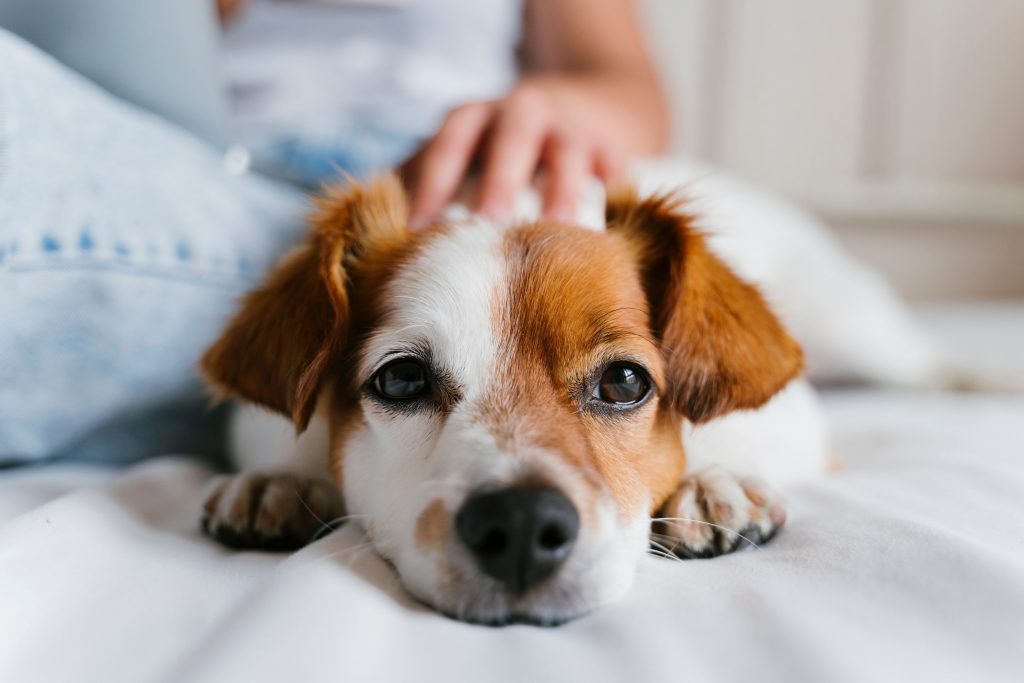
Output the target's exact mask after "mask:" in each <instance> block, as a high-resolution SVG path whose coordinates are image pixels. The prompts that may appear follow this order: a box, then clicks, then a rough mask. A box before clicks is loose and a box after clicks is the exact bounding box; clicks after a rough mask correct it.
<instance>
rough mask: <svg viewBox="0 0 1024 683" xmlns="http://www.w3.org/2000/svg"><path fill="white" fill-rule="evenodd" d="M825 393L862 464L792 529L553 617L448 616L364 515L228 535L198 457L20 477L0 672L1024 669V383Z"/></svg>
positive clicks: (785, 674) (5, 532) (991, 318)
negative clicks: (265, 540) (1003, 387)
mask: <svg viewBox="0 0 1024 683" xmlns="http://www.w3.org/2000/svg"><path fill="white" fill-rule="evenodd" d="M930 317H931V319H932V322H933V324H934V325H936V327H937V328H941V329H942V330H943V331H944V332H945V333H946V336H947V337H949V338H951V339H952V340H953V341H954V343H956V344H959V345H960V346H961V347H962V348H963V349H972V350H974V351H978V350H979V349H980V350H983V351H985V353H986V354H988V355H991V354H992V353H996V352H1002V353H1004V354H1011V355H1012V354H1015V353H1019V350H1020V349H1021V348H1022V346H1024V311H1022V310H1021V309H1020V308H1015V309H1004V310H996V311H994V312H993V311H992V310H979V309H963V310H960V311H953V312H952V313H950V312H949V311H943V312H938V313H936V312H932V314H931V316H930ZM986 343H988V344H990V345H991V344H995V345H996V346H998V347H999V348H998V349H995V350H993V349H992V348H989V347H985V346H984V344H986ZM826 407H827V410H828V414H829V417H830V419H831V424H832V428H833V430H834V434H835V441H836V447H837V450H838V453H839V455H840V457H841V460H842V464H843V468H842V469H841V471H839V472H838V473H836V474H834V475H832V476H831V477H829V478H827V479H822V480H820V481H815V482H811V483H807V484H803V485H801V486H799V487H795V488H793V489H791V490H789V491H788V492H787V494H788V498H789V500H790V503H791V517H790V523H789V525H788V527H787V529H786V531H785V532H784V533H783V534H782V535H781V536H780V537H778V539H777V540H775V541H773V542H772V543H771V544H769V545H768V546H766V547H765V548H764V549H763V550H761V551H755V550H751V551H746V552H742V553H739V554H735V555H732V556H728V557H723V558H718V559H715V560H698V561H687V562H683V561H678V562H674V561H668V560H661V559H656V558H653V557H652V558H649V559H647V560H645V562H644V563H643V566H642V568H641V572H640V576H639V580H638V585H637V586H636V588H635V590H634V591H633V592H632V594H631V595H630V596H629V597H628V599H626V600H625V601H623V602H621V603H619V604H616V605H613V606H610V607H607V608H605V609H603V610H600V611H598V612H596V613H594V614H592V615H590V616H588V617H585V618H583V619H580V620H578V621H575V622H572V623H570V624H567V625H565V626H562V627H559V628H555V629H542V628H536V627H531V626H511V627H505V628H487V627H481V626H471V625H467V624H462V623H458V622H455V621H451V620H449V619H447V618H445V617H442V616H439V615H437V614H435V613H433V612H431V611H430V610H428V609H426V608H424V607H421V606H419V605H417V604H416V603H415V602H413V601H412V600H411V599H409V598H408V597H406V596H405V595H404V593H403V592H402V590H401V589H400V587H399V586H398V585H397V583H396V581H395V579H394V577H393V576H392V573H391V571H390V570H389V568H388V567H387V566H386V565H385V564H384V563H383V562H381V561H380V560H379V559H377V558H376V556H374V555H373V553H372V552H370V551H368V550H367V548H366V547H365V545H362V543H363V539H362V538H361V537H360V535H359V533H358V532H357V531H355V530H354V529H351V528H348V529H343V530H342V531H340V532H337V533H335V534H333V535H331V536H328V537H327V538H325V539H323V540H321V541H319V542H317V543H316V544H314V545H313V546H310V547H308V548H306V549H305V550H303V551H301V552H299V553H296V554H294V555H290V556H287V555H273V554H265V553H248V552H247V553H239V552H231V551H228V550H224V549H222V548H219V547H217V546H216V545H214V544H213V543H211V542H209V541H207V540H205V539H203V538H202V537H201V536H200V535H199V533H198V532H197V527H196V511H197V510H198V509H199V503H200V499H201V491H202V487H203V484H204V482H205V480H206V479H207V478H208V477H209V476H210V474H209V472H208V471H207V470H205V469H204V468H203V467H201V466H199V465H196V464H194V463H192V462H190V461H188V460H186V459H182V458H173V457H168V458H161V459H157V460H153V461H150V462H147V463H144V464H141V465H139V466H137V467H134V468H132V469H128V470H121V471H109V470H97V469H83V468H73V467H66V466H65V467H50V468H39V469H28V470H12V471H6V472H2V473H0V681H4V682H7V683H24V682H27V683H33V682H35V681H62V682H63V681H83V682H84V681H97V682H102V683H113V682H116V681H130V682H133V683H138V682H142V681H210V682H216V683H224V682H227V681H243V680H244V681H247V682H253V681H291V680H324V681H327V680H332V681H333V680H337V681H394V680H400V681H448V682H458V681H470V680H472V681H479V680H485V681H501V680H508V681H547V680H550V681H577V680H586V681H588V683H596V682H598V681H691V680H693V681H755V680H765V681H813V682H816V683H817V682H821V681H917V680H927V681H929V682H930V683H935V682H937V681H972V682H973V681H1020V680H1024V396H1013V395H982V394H915V393H897V392H892V391H883V390H875V389H860V390H844V391H832V392H829V393H827V394H826Z"/></svg>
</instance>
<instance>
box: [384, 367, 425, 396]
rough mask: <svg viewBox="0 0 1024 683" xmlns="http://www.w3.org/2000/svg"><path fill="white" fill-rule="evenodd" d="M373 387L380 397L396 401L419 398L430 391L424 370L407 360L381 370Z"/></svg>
mask: <svg viewBox="0 0 1024 683" xmlns="http://www.w3.org/2000/svg"><path fill="white" fill-rule="evenodd" d="M374 385H375V386H376V388H377V391H379V392H380V394H381V396H384V397H385V398H392V399H398V400H403V399H410V398H419V397H420V396H422V395H423V394H425V393H427V391H428V390H429V389H430V383H429V382H428V381H427V371H426V369H425V368H424V367H423V366H422V365H420V364H419V363H417V362H416V361H414V360H409V359H407V358H403V359H400V360H396V361H394V362H393V363H390V364H388V365H385V366H384V367H383V368H381V370H380V371H379V372H378V373H377V377H376V379H375V380H374Z"/></svg>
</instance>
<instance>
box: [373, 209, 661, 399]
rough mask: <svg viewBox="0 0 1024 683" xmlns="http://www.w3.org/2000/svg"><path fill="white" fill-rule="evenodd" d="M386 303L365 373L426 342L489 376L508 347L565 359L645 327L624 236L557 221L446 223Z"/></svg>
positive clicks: (441, 359) (443, 357) (438, 356)
mask: <svg viewBox="0 0 1024 683" xmlns="http://www.w3.org/2000/svg"><path fill="white" fill-rule="evenodd" d="M382 300H383V302H384V309H385V310H384V315H383V319H382V324H381V325H380V326H379V328H378V329H377V330H376V332H375V333H374V334H373V335H371V337H370V339H369V342H368V343H367V345H366V347H365V350H366V352H365V354H364V359H363V360H364V363H365V364H366V367H365V368H364V370H368V369H369V368H371V367H372V366H373V365H374V364H375V363H376V362H378V361H379V360H381V359H382V358H383V357H387V356H388V355H389V354H391V353H393V352H394V353H400V352H401V351H402V350H403V349H407V348H409V347H410V346H413V345H425V346H428V347H429V349H430V352H431V354H433V356H434V359H435V360H436V361H437V362H438V363H439V364H441V365H442V366H443V367H445V368H446V369H447V370H449V371H451V372H453V373H454V374H456V375H457V376H459V377H460V378H466V379H472V378H486V377H488V376H490V375H491V374H493V369H494V368H493V366H494V363H495V362H496V359H497V358H498V357H499V355H507V352H508V351H509V350H510V349H509V346H516V347H518V350H519V351H523V350H524V349H527V350H528V348H529V347H530V345H531V344H532V345H533V346H535V347H537V348H541V347H543V349H544V351H545V353H546V354H547V355H548V356H552V355H556V356H557V355H559V351H560V350H563V351H564V350H572V351H576V352H578V351H580V350H581V347H585V346H587V345H589V344H591V343H593V342H595V340H598V341H599V340H600V339H601V335H602V334H603V333H607V332H609V331H612V332H614V331H616V330H628V331H630V332H640V331H641V329H642V328H646V325H647V312H646V304H645V302H644V298H643V295H642V292H641V290H640V286H639V280H638V278H637V276H636V273H635V266H634V265H633V264H632V262H631V261H630V259H629V258H628V257H627V255H626V253H625V251H624V250H623V249H622V248H621V245H620V244H619V243H618V241H617V240H616V239H614V238H613V237H611V236H609V235H607V234H604V233H595V232H594V231H592V230H586V229H581V228H575V227H572V226H566V225H558V224H553V223H532V224H522V225H514V226H504V225H501V224H495V223H493V222H491V221H487V220H483V219H478V220H474V221H466V222H460V223H455V224H451V225H449V226H446V228H445V229H444V230H441V231H438V232H437V233H435V234H433V235H432V236H431V237H430V239H428V240H425V241H424V242H423V243H422V244H421V245H420V247H419V249H418V250H417V252H416V253H415V255H414V256H413V257H412V258H410V259H408V260H407V261H406V262H405V263H404V264H403V265H402V266H401V269H400V272H398V273H396V274H395V276H394V277H393V278H392V279H391V281H390V282H389V283H388V285H387V291H386V292H385V294H384V296H383V298H382ZM524 343H525V344H524ZM467 388H470V387H467Z"/></svg>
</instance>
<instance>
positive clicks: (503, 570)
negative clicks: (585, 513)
mask: <svg viewBox="0 0 1024 683" xmlns="http://www.w3.org/2000/svg"><path fill="white" fill-rule="evenodd" d="M455 526H456V530H457V531H458V534H459V537H460V538H461V539H462V542H463V543H465V544H466V547H468V548H469V549H470V550H471V551H472V552H473V555H474V557H476V560H477V562H478V564H479V565H480V568H481V569H482V570H483V571H484V572H485V573H487V574H488V575H490V576H492V577H494V578H495V579H497V580H498V581H501V582H502V583H503V584H505V586H506V587H507V588H508V589H509V590H510V591H512V592H513V593H516V594H521V593H525V592H526V591H527V590H529V589H530V588H532V587H533V586H535V585H537V584H538V583H540V582H541V581H543V580H544V579H546V578H548V577H549V576H551V575H552V574H553V573H554V572H555V570H556V569H558V567H559V565H561V564H562V562H563V561H564V560H565V558H566V557H567V556H568V555H569V552H570V551H571V550H572V546H573V543H574V542H575V541H576V535H577V534H578V533H579V527H580V518H579V514H578V513H577V512H576V508H575V507H574V506H573V504H572V502H571V501H570V500H569V499H568V498H567V497H565V495H563V494H562V493H559V492H558V491H556V490H554V489H551V488H543V487H525V486H524V487H516V488H508V489H502V490H500V491H493V492H489V493H481V494H477V495H474V496H472V497H471V498H470V499H469V500H467V501H466V503H465V504H464V505H463V506H462V508H461V509H460V510H459V512H458V515H457V516H456V519H455Z"/></svg>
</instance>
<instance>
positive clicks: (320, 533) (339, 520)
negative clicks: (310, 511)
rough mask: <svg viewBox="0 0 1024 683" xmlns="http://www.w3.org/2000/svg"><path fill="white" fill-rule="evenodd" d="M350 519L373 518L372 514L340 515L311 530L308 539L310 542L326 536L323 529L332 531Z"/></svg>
mask: <svg viewBox="0 0 1024 683" xmlns="http://www.w3.org/2000/svg"><path fill="white" fill-rule="evenodd" d="M350 519H373V515H342V516H341V517H335V518H334V519H329V520H327V521H326V522H323V526H321V527H320V528H319V529H317V530H316V531H315V532H313V535H312V536H311V537H310V539H309V540H310V543H312V542H313V541H317V540H319V539H321V538H323V537H324V536H326V535H327V534H325V533H324V532H325V531H334V530H335V529H337V528H338V527H340V526H341V525H342V524H344V523H345V522H347V521H349V520H350Z"/></svg>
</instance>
